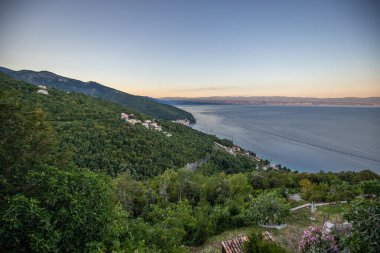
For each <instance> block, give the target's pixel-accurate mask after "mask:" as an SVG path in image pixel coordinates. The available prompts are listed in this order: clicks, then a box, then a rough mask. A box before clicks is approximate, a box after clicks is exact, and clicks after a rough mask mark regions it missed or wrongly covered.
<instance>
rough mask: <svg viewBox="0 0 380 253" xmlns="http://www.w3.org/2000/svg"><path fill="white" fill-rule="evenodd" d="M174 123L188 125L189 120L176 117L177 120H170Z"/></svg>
mask: <svg viewBox="0 0 380 253" xmlns="http://www.w3.org/2000/svg"><path fill="white" fill-rule="evenodd" d="M172 122H174V123H178V124H182V125H184V126H190V121H188V120H187V119H177V120H172Z"/></svg>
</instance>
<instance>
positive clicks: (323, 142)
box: [178, 105, 380, 174]
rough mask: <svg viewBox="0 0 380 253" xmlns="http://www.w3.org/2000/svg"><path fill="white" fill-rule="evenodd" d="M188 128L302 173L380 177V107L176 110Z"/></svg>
mask: <svg viewBox="0 0 380 253" xmlns="http://www.w3.org/2000/svg"><path fill="white" fill-rule="evenodd" d="M178 107H179V108H181V109H183V110H185V111H188V112H190V113H192V114H193V115H194V117H195V118H196V121H197V123H196V124H195V125H193V126H192V127H193V128H194V129H197V130H200V131H202V132H205V133H209V134H213V135H216V136H218V137H220V138H226V139H230V140H232V141H233V142H234V143H235V144H237V145H239V146H241V147H243V148H244V149H248V150H251V151H253V152H255V153H256V154H257V155H258V156H259V157H261V158H263V159H267V160H269V161H270V162H271V163H273V164H281V165H283V166H286V167H288V168H290V169H293V170H298V171H303V172H319V171H321V170H323V171H333V172H338V171H360V170H364V169H370V170H372V171H374V172H376V173H378V174H380V107H343V106H342V107H336V106H270V105H262V106H261V105H260V106H258V105H181V106H178Z"/></svg>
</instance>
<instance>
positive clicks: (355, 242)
mask: <svg viewBox="0 0 380 253" xmlns="http://www.w3.org/2000/svg"><path fill="white" fill-rule="evenodd" d="M344 217H345V218H346V219H348V220H349V221H350V222H352V231H351V234H350V236H349V237H348V238H346V243H347V245H348V246H349V247H350V250H351V252H354V253H355V252H358V253H362V252H363V253H364V252H380V229H379V228H380V202H379V200H366V199H363V200H355V201H353V202H352V203H351V205H350V206H349V208H348V210H347V212H346V213H345V215H344Z"/></svg>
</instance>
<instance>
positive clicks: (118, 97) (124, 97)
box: [0, 67, 195, 123]
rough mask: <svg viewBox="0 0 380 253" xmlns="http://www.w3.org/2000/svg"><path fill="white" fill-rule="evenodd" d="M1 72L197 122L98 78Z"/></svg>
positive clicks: (159, 115) (160, 115) (162, 116)
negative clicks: (96, 79) (76, 78)
mask: <svg viewBox="0 0 380 253" xmlns="http://www.w3.org/2000/svg"><path fill="white" fill-rule="evenodd" d="M0 72H1V73H4V74H6V75H8V76H11V77H13V78H15V79H17V80H21V81H25V82H27V83H30V84H34V85H45V86H47V87H51V88H56V89H59V90H63V91H68V92H76V93H82V94H85V95H89V96H93V97H97V98H101V99H104V100H107V101H110V102H114V103H118V104H121V105H125V106H128V107H129V108H131V109H134V110H137V111H139V112H142V113H144V114H147V115H150V116H152V117H156V118H159V119H166V120H177V119H187V120H189V121H190V122H191V123H195V119H194V117H193V115H191V114H190V113H188V112H185V111H183V110H181V109H179V108H176V107H174V106H171V105H167V104H162V103H160V102H159V101H158V100H155V99H153V98H149V97H143V96H135V95H131V94H128V93H125V92H122V91H118V90H115V89H113V88H110V87H107V86H104V85H102V84H100V83H96V82H83V81H80V80H75V79H71V78H67V77H64V76H60V75H57V74H54V73H52V72H49V71H39V72H37V71H32V70H20V71H14V70H11V69H7V68H4V67H0Z"/></svg>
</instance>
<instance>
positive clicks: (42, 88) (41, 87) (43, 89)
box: [37, 85, 49, 95]
mask: <svg viewBox="0 0 380 253" xmlns="http://www.w3.org/2000/svg"><path fill="white" fill-rule="evenodd" d="M37 93H38V94H44V95H48V94H49V92H48V91H47V89H46V86H45V85H38V90H37Z"/></svg>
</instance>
